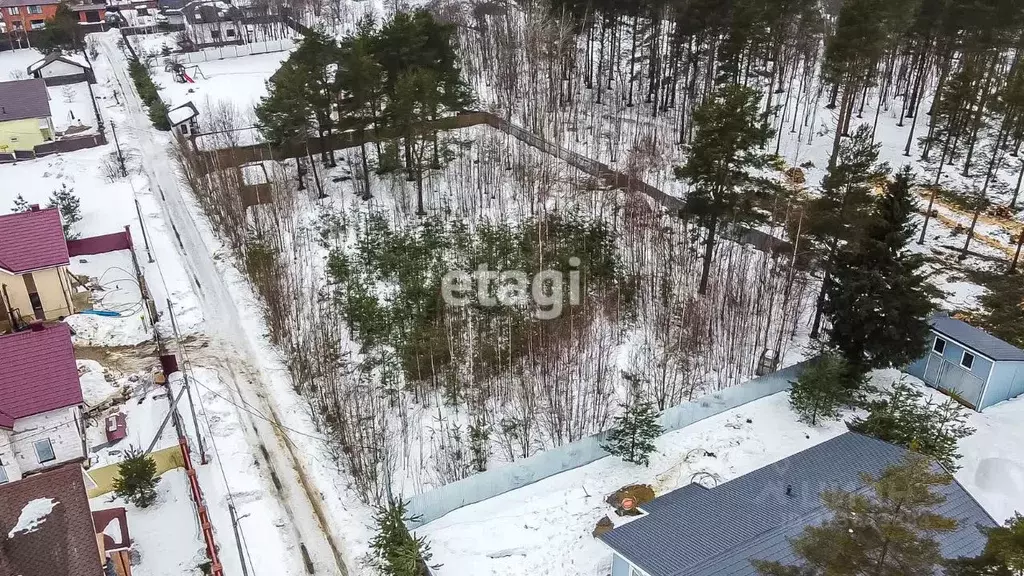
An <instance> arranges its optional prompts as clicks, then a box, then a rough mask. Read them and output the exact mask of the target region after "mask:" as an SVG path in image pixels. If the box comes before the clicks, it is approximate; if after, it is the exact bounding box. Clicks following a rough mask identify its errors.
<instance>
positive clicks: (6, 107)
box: [0, 78, 54, 154]
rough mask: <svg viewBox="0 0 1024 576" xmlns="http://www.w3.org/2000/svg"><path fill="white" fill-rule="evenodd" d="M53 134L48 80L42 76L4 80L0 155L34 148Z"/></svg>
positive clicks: (0, 95) (0, 92)
mask: <svg viewBox="0 0 1024 576" xmlns="http://www.w3.org/2000/svg"><path fill="white" fill-rule="evenodd" d="M53 137H54V130H53V121H52V120H51V119H50V95H49V93H48V92H47V91H46V82H44V81H43V80H42V79H38V78H33V79H30V80H14V81H13V82H0V154H12V153H15V152H19V151H32V150H34V149H35V147H36V146H38V145H39V144H42V143H43V142H49V141H52V140H53Z"/></svg>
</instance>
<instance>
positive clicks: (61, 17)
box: [34, 2, 82, 54]
mask: <svg viewBox="0 0 1024 576" xmlns="http://www.w3.org/2000/svg"><path fill="white" fill-rule="evenodd" d="M81 30H82V28H81V26H80V25H79V23H78V15H77V14H76V13H75V12H74V11H73V10H71V7H70V6H68V5H67V4H66V3H65V2H61V3H60V4H58V5H57V10H56V11H55V12H54V14H53V16H51V17H49V18H47V19H46V23H45V24H44V26H43V29H42V30H41V31H40V33H39V34H38V35H37V36H36V39H35V40H34V44H35V47H36V48H37V49H39V50H40V51H41V52H43V53H44V54H49V53H50V52H70V51H72V50H74V49H75V48H76V47H77V46H78V45H79V38H78V34H81V33H82V32H81Z"/></svg>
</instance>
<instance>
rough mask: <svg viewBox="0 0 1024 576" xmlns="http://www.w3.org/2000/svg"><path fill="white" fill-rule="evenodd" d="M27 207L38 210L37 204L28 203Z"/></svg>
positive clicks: (34, 210)
mask: <svg viewBox="0 0 1024 576" xmlns="http://www.w3.org/2000/svg"><path fill="white" fill-rule="evenodd" d="M28 209H29V210H31V211H33V212H39V204H29V205H28Z"/></svg>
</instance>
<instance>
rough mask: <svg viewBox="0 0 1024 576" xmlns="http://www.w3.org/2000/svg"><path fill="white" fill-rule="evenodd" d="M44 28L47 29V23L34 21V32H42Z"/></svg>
mask: <svg viewBox="0 0 1024 576" xmlns="http://www.w3.org/2000/svg"><path fill="white" fill-rule="evenodd" d="M43 28H46V22H45V21H44V20H33V21H32V29H33V30H42V29H43Z"/></svg>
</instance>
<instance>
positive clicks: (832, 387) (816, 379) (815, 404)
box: [789, 352, 856, 426]
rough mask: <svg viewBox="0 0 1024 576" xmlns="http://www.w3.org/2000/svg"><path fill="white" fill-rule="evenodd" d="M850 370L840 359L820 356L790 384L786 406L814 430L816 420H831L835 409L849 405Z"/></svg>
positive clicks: (837, 410)
mask: <svg viewBox="0 0 1024 576" xmlns="http://www.w3.org/2000/svg"><path fill="white" fill-rule="evenodd" d="M850 379H851V373H850V367H849V366H848V365H847V364H846V361H845V360H843V359H842V358H841V357H839V356H836V355H835V354H831V353H828V352H826V353H823V354H822V355H821V357H820V358H819V359H818V361H817V362H815V363H814V364H811V365H810V366H808V367H807V368H806V369H805V370H804V371H803V373H802V374H800V377H799V378H798V379H797V380H796V381H795V382H793V387H792V388H791V389H790V392H789V404H790V406H792V407H793V410H795V411H796V413H797V414H799V415H800V419H801V420H803V421H804V422H807V423H809V424H810V425H811V426H816V425H817V424H818V421H819V420H835V419H836V418H838V417H839V407H840V406H842V405H843V404H846V403H848V402H850V400H851V390H852V389H853V388H855V387H856V382H854V383H851V382H850Z"/></svg>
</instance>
